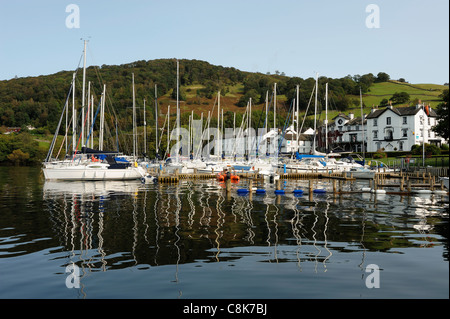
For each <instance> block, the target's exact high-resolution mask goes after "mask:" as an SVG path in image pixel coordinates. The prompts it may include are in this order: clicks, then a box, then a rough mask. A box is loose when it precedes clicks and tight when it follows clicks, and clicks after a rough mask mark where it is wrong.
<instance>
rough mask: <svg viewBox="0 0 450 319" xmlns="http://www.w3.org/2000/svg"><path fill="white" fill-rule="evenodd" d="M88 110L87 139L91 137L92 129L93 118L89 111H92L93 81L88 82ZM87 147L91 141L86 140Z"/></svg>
mask: <svg viewBox="0 0 450 319" xmlns="http://www.w3.org/2000/svg"><path fill="white" fill-rule="evenodd" d="M87 106H88V108H87V110H86V135H87V136H86V139H89V137H90V129H89V128H90V127H91V123H90V120H91V116H90V114H89V110H90V109H91V81H88V94H87ZM85 145H86V147H89V140H86V143H85Z"/></svg>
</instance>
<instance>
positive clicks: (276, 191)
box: [275, 189, 284, 195]
mask: <svg viewBox="0 0 450 319" xmlns="http://www.w3.org/2000/svg"><path fill="white" fill-rule="evenodd" d="M275 194H277V195H282V194H284V189H277V190H275Z"/></svg>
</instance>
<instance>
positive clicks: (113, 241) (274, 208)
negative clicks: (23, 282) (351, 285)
mask: <svg viewBox="0 0 450 319" xmlns="http://www.w3.org/2000/svg"><path fill="white" fill-rule="evenodd" d="M307 183H308V182H307V181H292V182H291V181H289V182H286V183H285V184H284V187H285V190H286V194H285V195H275V194H274V192H273V191H274V188H273V185H271V184H269V185H267V184H266V185H258V187H261V186H264V187H265V188H266V193H265V194H256V193H253V194H251V195H246V196H241V195H238V194H237V192H236V189H237V188H238V187H239V188H241V187H245V186H246V182H245V180H244V181H241V183H240V185H239V186H237V185H234V186H233V189H232V191H231V193H227V192H226V190H225V188H224V187H223V186H224V185H222V184H219V183H218V182H216V181H195V182H194V181H182V182H180V183H179V184H177V185H172V184H169V185H163V184H150V185H149V184H145V185H143V184H141V183H140V182H130V181H127V182H89V183H88V182H48V181H46V182H45V183H43V185H42V186H41V189H42V192H41V193H40V195H39V196H41V197H40V198H38V197H37V194H38V193H37V192H32V193H33V194H34V195H33V197H32V199H28V202H30V201H32V202H34V203H36V204H35V205H34V210H33V212H32V213H28V214H26V213H24V212H25V211H26V210H27V209H29V205H28V206H26V205H25V206H23V207H21V208H13V207H12V206H10V205H6V204H5V202H7V201H3V204H2V205H3V209H4V210H3V213H2V214H3V216H2V217H3V218H2V221H1V222H0V223H1V224H0V258H9V257H11V256H23V255H27V254H31V253H33V252H36V251H40V250H42V249H50V250H51V253H50V255H49V256H50V258H53V259H55V260H58V262H59V265H60V268H61V269H65V267H66V266H67V265H70V264H75V265H77V266H78V267H79V268H80V270H81V272H80V274H81V289H80V290H79V292H78V293H79V295H80V297H81V298H84V297H86V289H85V286H84V285H85V284H86V282H88V281H89V280H91V279H93V277H95V276H94V274H95V273H96V272H103V273H108V272H110V271H114V270H120V269H130V270H132V271H133V270H138V271H150V272H151V271H152V270H154V269H155V267H158V268H162V267H166V268H164V269H167V270H168V271H169V273H171V277H170V280H169V281H170V283H171V284H173V285H174V286H175V287H176V288H175V289H176V291H177V296H176V297H177V298H182V297H183V296H184V295H185V293H186V291H185V289H184V287H185V286H184V282H185V281H189V278H188V277H187V275H186V274H185V273H184V272H183V271H182V268H181V265H188V264H191V265H193V266H194V267H204V268H205V267H206V265H207V264H208V265H213V264H218V265H222V267H223V266H229V267H236V266H237V265H243V263H245V264H248V265H252V266H251V268H255V267H256V268H258V267H260V266H257V265H270V266H281V265H285V266H288V267H291V268H292V270H295V271H298V272H299V273H302V274H304V273H308V274H315V275H319V274H322V276H325V273H328V272H329V271H330V269H336V268H337V267H340V264H341V263H342V260H343V259H344V260H345V258H346V257H345V255H344V254H347V255H348V254H349V253H353V254H355V253H356V254H358V256H359V257H358V258H359V260H358V262H357V263H356V264H355V265H354V267H355V268H357V269H358V270H359V271H361V272H362V276H363V277H364V270H365V268H364V267H365V263H366V262H365V259H366V256H367V254H368V253H380V252H381V253H401V254H404V253H405V248H426V247H437V246H443V247H444V249H443V251H444V256H443V259H444V260H448V246H447V245H448V241H447V239H448V238H447V236H448V196H442V195H427V196H416V197H413V196H410V197H401V196H396V195H384V196H380V195H379V194H370V193H369V194H365V193H363V194H344V195H333V194H332V193H326V194H322V195H317V194H314V195H312V196H310V195H309V194H306V193H305V194H304V195H303V196H301V195H297V194H293V193H292V190H293V189H298V188H299V187H301V188H303V189H305V190H306V189H307V187H308V184H307ZM30 184H31V183H30ZM316 186H319V187H330V185H327V184H324V183H323V182H322V184H320V185H319V184H317V185H315V187H316ZM27 187H28V189H29V186H27ZM351 187H353V188H354V189H357V188H358V186H357V185H353V186H351ZM6 196H7V197H11V196H12V197H14V196H15V197H16V198H21V196H23V194H20V193H19V192H18V193H17V194H15V195H14V194H11V192H9V193H7V194H6V195H5V194H4V193H3V194H2V198H3V199H4V198H6ZM27 207H28V208H27ZM14 209H16V210H17V211H16V212H13V210H14ZM17 213H20V214H17ZM30 219H32V220H33V223H30V222H29V220H30ZM223 271H225V270H223ZM59 274H61V275H63V276H66V275H67V274H65V273H64V270H61V271H60V272H59Z"/></svg>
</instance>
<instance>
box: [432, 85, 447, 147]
mask: <svg viewBox="0 0 450 319" xmlns="http://www.w3.org/2000/svg"><path fill="white" fill-rule="evenodd" d="M440 97H441V98H442V100H443V101H444V102H442V103H439V104H438V106H437V108H436V114H437V119H438V120H437V121H438V122H437V124H436V125H435V126H433V127H432V130H433V131H434V132H435V133H436V134H437V135H439V136H441V137H442V138H444V139H445V140H446V141H447V142H448V139H449V125H448V123H449V116H448V89H446V90H444V92H443V93H442V94H441V95H440Z"/></svg>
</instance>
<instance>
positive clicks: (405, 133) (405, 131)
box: [402, 128, 408, 137]
mask: <svg viewBox="0 0 450 319" xmlns="http://www.w3.org/2000/svg"><path fill="white" fill-rule="evenodd" d="M402 132H403V134H402V137H408V129H407V128H404V129H403V130H402Z"/></svg>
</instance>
